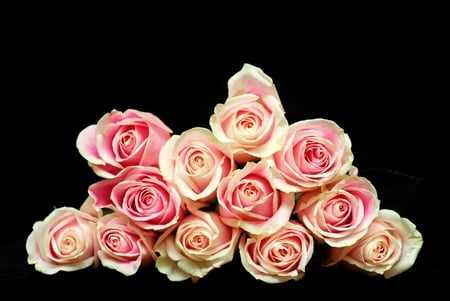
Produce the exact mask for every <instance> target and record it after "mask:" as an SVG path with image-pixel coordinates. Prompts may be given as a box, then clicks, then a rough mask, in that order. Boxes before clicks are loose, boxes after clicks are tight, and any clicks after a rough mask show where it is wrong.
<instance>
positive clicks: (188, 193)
mask: <svg viewBox="0 0 450 301" xmlns="http://www.w3.org/2000/svg"><path fill="white" fill-rule="evenodd" d="M159 167H160V169H161V173H162V174H163V176H164V178H165V179H166V180H168V181H170V182H172V183H174V184H175V186H176V187H177V188H178V191H179V192H180V193H181V194H182V195H183V196H185V197H186V198H187V199H188V200H186V201H188V205H189V206H188V207H190V208H201V207H205V206H208V205H209V203H210V201H211V200H212V199H215V197H216V191H217V186H218V185H219V182H220V181H221V180H222V178H223V177H225V176H227V175H228V174H229V173H230V172H231V171H232V170H233V169H235V163H234V161H233V158H232V154H231V152H230V151H229V150H228V149H227V148H226V147H225V146H224V145H222V143H220V142H219V141H218V140H217V138H216V137H215V136H214V135H213V134H212V132H211V130H209V129H206V128H201V127H194V128H191V129H189V130H187V131H185V132H183V133H181V135H172V137H171V138H170V139H169V141H167V143H166V144H165V145H164V146H163V148H162V149H161V153H160V155H159ZM189 201H190V202H189Z"/></svg>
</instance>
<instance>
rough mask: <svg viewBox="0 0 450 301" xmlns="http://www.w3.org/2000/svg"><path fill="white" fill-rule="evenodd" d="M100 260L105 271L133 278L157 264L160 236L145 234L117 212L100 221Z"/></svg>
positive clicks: (102, 217)
mask: <svg viewBox="0 0 450 301" xmlns="http://www.w3.org/2000/svg"><path fill="white" fill-rule="evenodd" d="M97 235H98V242H99V248H100V249H99V251H98V257H99V259H100V262H101V263H102V265H103V266H104V267H107V268H110V269H113V270H117V271H118V272H120V273H122V274H124V275H126V276H129V275H133V274H135V273H136V272H137V271H138V270H139V268H141V267H145V266H148V265H150V264H152V263H154V261H155V259H156V255H155V253H154V250H153V247H154V244H155V240H156V232H154V231H152V230H143V229H141V228H139V227H137V226H136V225H134V224H133V222H132V221H131V220H130V219H129V218H128V217H126V216H125V215H123V214H121V213H118V212H113V213H110V214H107V215H104V216H101V217H100V218H99V219H98V223H97Z"/></svg>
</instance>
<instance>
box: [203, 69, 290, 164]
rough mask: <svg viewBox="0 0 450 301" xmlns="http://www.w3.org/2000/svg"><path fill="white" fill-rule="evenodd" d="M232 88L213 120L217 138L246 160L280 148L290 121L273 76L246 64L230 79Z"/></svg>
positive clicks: (211, 120) (219, 105)
mask: <svg viewBox="0 0 450 301" xmlns="http://www.w3.org/2000/svg"><path fill="white" fill-rule="evenodd" d="M228 92H229V93H228V98H227V99H226V101H225V103H223V104H220V103H219V104H217V105H216V106H215V108H214V114H213V115H212V116H211V118H210V122H209V123H210V126H211V129H212V131H213V133H214V135H215V136H216V137H217V139H219V140H220V141H222V142H224V143H227V144H228V145H229V146H230V147H231V148H232V150H233V153H234V160H235V161H236V162H238V163H245V162H246V161H254V160H256V159H258V158H261V157H267V156H270V155H272V154H273V153H274V152H276V151H278V150H280V149H281V148H282V146H283V144H284V141H285V139H286V135H287V131H288V127H289V125H288V121H287V119H286V116H285V112H284V109H283V107H282V104H281V101H280V99H279V96H278V93H277V91H276V89H275V86H274V84H273V82H272V79H271V78H270V77H268V76H267V75H266V74H264V72H263V71H262V70H261V69H260V68H257V67H254V66H252V65H250V64H244V66H243V68H242V69H241V70H240V71H239V72H237V73H236V74H235V75H234V76H232V77H231V78H230V79H229V81H228Z"/></svg>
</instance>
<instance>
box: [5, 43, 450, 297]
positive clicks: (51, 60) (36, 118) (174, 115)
mask: <svg viewBox="0 0 450 301" xmlns="http://www.w3.org/2000/svg"><path fill="white" fill-rule="evenodd" d="M30 39H32V37H30ZM49 39H50V37H49ZM39 41H40V47H37V48H36V47H35V48H34V50H33V51H29V50H26V49H22V50H21V52H19V53H18V54H17V55H16V57H17V60H16V62H18V64H17V66H16V68H14V71H13V72H12V76H11V77H10V80H9V81H10V82H11V87H10V88H12V90H13V91H14V93H13V94H10V95H9V96H8V97H7V98H8V99H6V100H7V101H8V102H10V103H11V105H12V107H13V108H14V109H13V112H14V114H12V115H11V116H10V117H9V118H10V121H9V127H8V128H9V131H13V132H14V133H15V134H14V135H12V137H11V139H8V140H4V142H3V145H4V146H3V148H4V151H5V150H6V151H7V153H9V155H8V156H6V157H4V160H5V161H7V163H9V164H10V165H9V166H12V168H8V170H7V171H4V172H5V173H6V174H7V175H8V176H7V180H6V183H5V182H4V184H3V185H4V187H5V189H12V188H11V187H15V188H13V190H14V194H13V195H12V196H10V197H8V200H6V201H4V202H3V203H6V205H5V204H4V205H3V206H6V209H5V211H4V212H6V213H5V214H4V216H5V218H6V219H5V220H2V228H3V229H5V230H4V231H3V233H2V235H3V239H2V249H1V250H0V264H1V273H0V281H1V287H2V288H7V287H12V286H14V285H20V286H21V287H22V289H23V290H26V291H29V290H28V287H29V288H30V289H38V290H39V292H42V293H43V294H45V292H49V293H51V292H52V291H54V290H59V289H61V290H66V289H67V290H70V291H71V293H70V294H72V293H74V294H75V295H77V294H78V293H79V294H80V295H83V294H85V293H86V292H88V294H89V295H91V296H93V295H95V296H101V295H106V296H109V295H115V294H117V292H118V291H121V290H123V291H129V292H131V293H134V292H135V291H136V292H140V293H142V294H144V293H145V292H146V291H151V292H152V293H151V295H149V296H151V298H152V299H154V297H155V294H156V295H157V296H158V300H170V299H171V298H172V297H174V296H176V295H179V294H182V295H185V296H188V295H189V296H199V295H201V294H205V293H204V292H205V291H210V290H213V291H216V292H219V293H220V296H223V297H231V296H235V294H236V292H239V296H245V297H260V296H265V294H266V293H268V292H280V293H282V294H283V295H286V296H288V295H289V296H290V295H292V294H295V296H301V295H302V294H303V293H306V292H310V293H316V294H317V296H336V295H337V296H339V295H340V294H343V291H346V290H347V289H349V288H351V289H352V290H353V289H354V288H355V287H357V288H359V289H361V290H363V291H364V290H371V289H376V290H377V292H380V290H381V291H382V290H387V291H389V292H390V291H391V290H400V291H403V290H405V291H411V290H414V292H425V291H427V290H430V288H431V287H432V286H434V285H436V286H437V282H439V279H440V277H442V276H443V274H444V270H445V269H446V268H447V267H448V266H447V267H446V268H444V266H443V265H442V263H443V262H446V261H445V260H444V257H443V252H442V251H439V246H440V244H439V241H438V237H436V232H434V229H436V227H438V225H437V223H438V222H439V221H438V220H439V219H436V218H435V219H430V216H434V215H435V214H436V213H435V212H433V210H434V209H435V207H431V206H427V205H425V204H426V202H429V201H430V200H428V199H427V196H428V192H427V191H425V181H426V176H427V174H426V167H425V162H424V159H423V157H424V153H425V148H426V142H424V141H423V140H424V139H423V133H424V128H423V120H424V119H423V118H424V117H423V105H425V104H426V102H427V100H426V96H427V94H426V93H427V86H426V84H425V81H426V78H425V75H424V73H423V72H422V68H423V66H422V65H421V64H422V63H421V61H420V59H418V57H419V58H420V54H419V53H416V52H411V48H410V46H411V45H410V44H409V41H408V40H406V41H405V40H403V41H398V42H396V41H394V40H390V41H388V46H389V47H388V48H386V45H383V44H382V45H381V46H380V45H379V46H378V47H377V46H374V45H369V44H367V45H359V47H357V48H355V47H348V48H345V49H343V48H342V47H340V48H339V49H338V50H337V49H336V48H334V49H332V48H331V47H330V48H318V49H311V50H310V51H309V52H308V51H307V52H297V53H294V54H292V55H291V54H289V55H287V54H283V55H279V56H277V55H266V56H264V55H256V54H240V55H237V54H236V53H232V54H229V55H228V54H227V52H226V51H222V52H217V53H216V52H210V51H209V49H203V50H202V51H199V52H195V53H194V54H193V55H190V54H182V55H179V54H178V53H177V52H175V53H174V54H173V55H169V54H164V53H156V54H155V53H153V54H150V53H146V52H145V51H142V52H141V51H139V49H138V48H137V49H133V48H132V46H130V49H127V51H126V52H121V51H118V50H117V51H115V48H114V44H113V43H111V44H107V45H103V44H102V45H101V46H100V45H92V44H77V43H70V41H69V39H67V40H64V39H63V40H62V41H61V43H60V44H58V47H53V46H55V45H54V44H52V43H50V42H49V41H46V40H39ZM47 42H48V44H47ZM30 43H31V44H33V41H30ZM47 45H48V47H46V46H47ZM218 53H221V54H218ZM244 63H251V64H254V65H256V66H258V67H261V68H262V69H263V71H264V72H265V73H266V74H267V75H269V76H270V77H271V78H272V79H273V81H274V83H275V85H276V87H277V89H278V92H279V95H280V97H281V101H282V102H283V105H284V107H285V110H286V116H287V118H288V120H289V122H295V121H298V120H301V119H307V118H315V117H324V118H329V119H332V120H334V121H335V122H337V123H338V124H339V125H340V126H341V127H343V128H344V129H345V130H346V132H347V133H348V134H349V136H350V138H351V140H352V143H353V152H354V155H355V160H354V164H355V165H356V166H357V167H358V168H359V169H360V175H363V176H366V177H367V178H368V179H369V180H371V181H372V182H373V183H374V184H375V186H376V187H377V189H378V191H379V195H380V199H381V204H382V207H389V208H399V210H400V211H399V213H400V214H401V215H403V216H404V217H407V218H409V219H410V220H411V221H412V222H414V223H415V224H416V225H417V228H418V229H419V231H421V233H422V234H423V237H424V245H423V248H422V250H421V252H420V253H419V256H418V258H417V261H416V263H415V265H414V266H413V267H412V268H411V269H410V270H408V271H406V272H404V273H403V274H401V275H399V276H397V277H394V278H392V279H390V280H384V279H382V278H379V277H365V276H362V275H356V274H354V273H351V272H347V271H345V270H342V269H334V268H322V267H320V266H318V265H317V264H316V263H311V265H310V267H309V270H307V272H306V275H305V277H304V278H303V279H302V280H300V281H298V282H288V283H285V284H281V285H271V284H265V283H262V282H260V281H256V280H254V279H252V278H251V276H250V275H249V274H248V273H247V272H245V271H244V269H243V268H242V267H241V266H240V263H239V258H238V256H236V258H235V260H234V261H233V262H232V263H230V264H228V265H226V266H224V267H222V268H220V269H218V270H214V271H213V272H211V273H210V274H209V275H207V276H206V277H205V278H204V279H201V280H200V281H199V282H198V283H197V284H195V285H193V284H191V283H189V281H187V282H182V283H173V282H170V281H169V280H168V279H167V278H165V276H164V275H162V274H159V272H157V271H156V269H154V268H151V267H150V268H146V269H143V270H141V271H139V272H138V273H137V274H136V275H134V276H130V277H125V276H123V275H121V274H119V273H118V272H115V271H112V270H107V269H106V268H99V269H97V270H91V269H89V268H88V269H86V270H83V271H78V272H72V273H63V272H61V273H58V274H57V275H54V276H46V275H42V274H40V273H38V272H36V271H34V269H33V267H32V266H28V265H27V263H26V252H25V239H26V237H27V235H28V234H29V233H30V231H31V228H32V224H33V223H34V222H35V221H37V220H41V219H43V218H44V217H45V216H46V215H47V214H48V213H49V212H50V211H51V210H52V209H53V208H54V207H61V206H74V207H78V206H79V205H80V204H81V203H82V201H83V200H84V199H85V197H86V196H87V187H88V186H89V185H90V184H91V183H93V182H94V181H95V180H97V178H96V177H95V176H94V175H93V173H92V171H91V170H90V169H89V168H88V166H87V164H86V162H85V161H84V160H83V159H82V158H81V156H80V155H79V154H78V152H77V150H76V148H75V140H76V136H77V134H78V133H79V131H80V130H82V129H83V128H84V127H86V126H87V125H90V124H93V123H96V122H97V120H98V119H99V118H100V117H101V116H102V115H103V114H104V113H106V112H109V111H110V110H111V109H118V110H125V109H127V108H135V109H139V110H143V111H149V112H152V113H154V114H156V115H157V116H159V117H160V118H161V119H162V120H163V121H164V122H165V123H166V124H167V125H168V126H169V127H170V128H172V130H173V131H174V133H181V132H182V131H184V130H187V129H188V128H190V127H193V126H205V127H208V126H209V125H208V121H209V117H210V115H211V114H212V113H213V109H214V106H215V104H216V103H218V102H223V101H224V100H225V98H226V93H227V80H228V78H229V77H230V76H232V75H233V74H234V73H236V72H237V71H239V70H240V69H241V67H242V65H243V64H244ZM11 118H12V121H11ZM17 133H19V134H18V135H17ZM6 137H7V138H9V135H8V134H7V136H6ZM17 146H19V147H18V149H16V147H17ZM99 283H101V285H99ZM25 285H26V286H25ZM319 286H321V287H322V288H320V289H318V287H319ZM25 287H27V288H25ZM74 287H76V289H75V291H74V290H73V289H74ZM432 289H437V287H436V288H432ZM155 290H158V291H159V293H155ZM16 293H19V292H18V291H16ZM39 294H41V293H39Z"/></svg>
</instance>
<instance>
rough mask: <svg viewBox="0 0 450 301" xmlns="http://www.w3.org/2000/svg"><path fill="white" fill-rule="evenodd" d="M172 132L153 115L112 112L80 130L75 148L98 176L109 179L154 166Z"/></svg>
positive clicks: (131, 110)
mask: <svg viewBox="0 0 450 301" xmlns="http://www.w3.org/2000/svg"><path fill="white" fill-rule="evenodd" d="M171 133H172V130H171V129H169V128H168V127H167V126H166V125H165V124H164V123H163V122H162V121H161V120H160V119H159V118H158V117H156V116H155V115H153V114H152V113H147V112H141V111H138V110H133V109H128V110H126V111H125V112H120V111H117V110H112V111H111V112H110V113H106V114H105V115H103V117H102V118H100V120H99V121H98V122H97V124H93V125H90V126H88V127H86V128H85V129H83V130H82V131H81V132H80V133H79V134H78V137H77V141H76V146H77V148H78V150H79V152H80V154H81V155H82V156H83V158H85V159H86V160H87V161H88V164H89V166H90V167H91V168H92V170H93V171H94V172H95V173H96V174H97V175H98V176H100V177H103V178H111V177H113V176H115V175H116V174H117V173H118V172H119V171H120V170H122V169H123V168H125V167H127V166H132V165H145V166H157V165H158V156H159V152H160V150H161V147H162V146H163V145H164V143H166V141H167V140H168V139H169V138H170V135H171Z"/></svg>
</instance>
